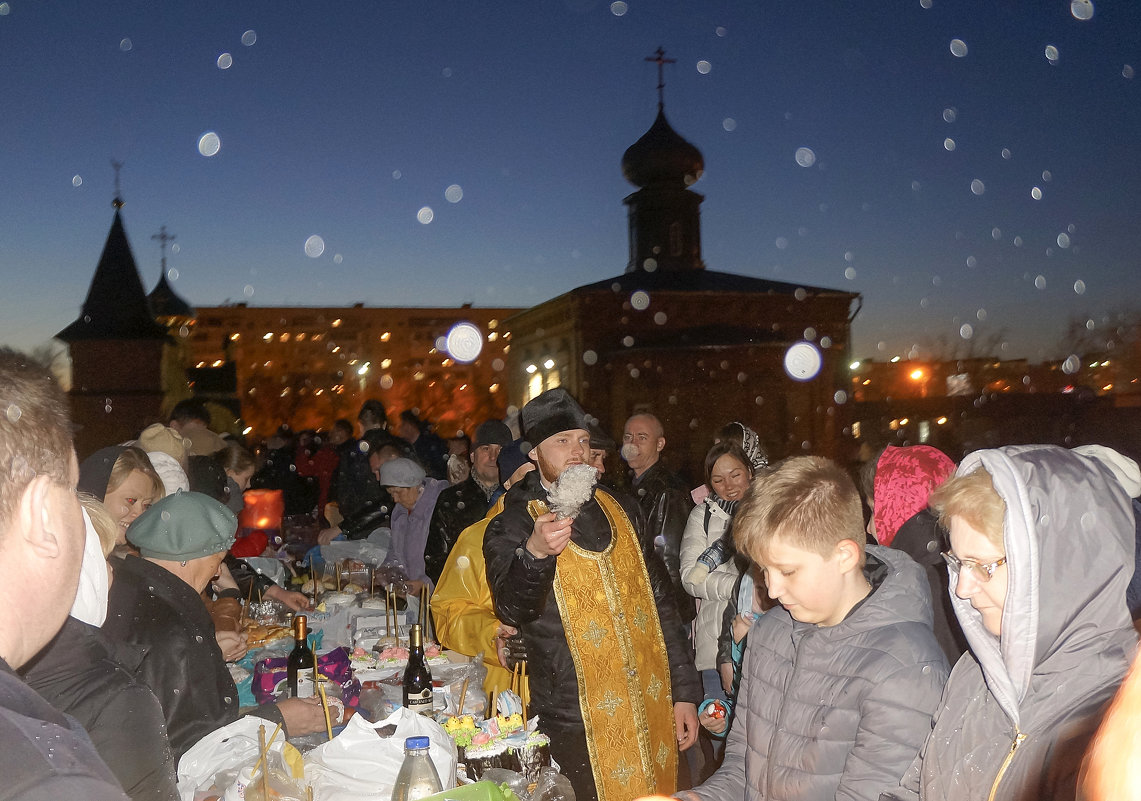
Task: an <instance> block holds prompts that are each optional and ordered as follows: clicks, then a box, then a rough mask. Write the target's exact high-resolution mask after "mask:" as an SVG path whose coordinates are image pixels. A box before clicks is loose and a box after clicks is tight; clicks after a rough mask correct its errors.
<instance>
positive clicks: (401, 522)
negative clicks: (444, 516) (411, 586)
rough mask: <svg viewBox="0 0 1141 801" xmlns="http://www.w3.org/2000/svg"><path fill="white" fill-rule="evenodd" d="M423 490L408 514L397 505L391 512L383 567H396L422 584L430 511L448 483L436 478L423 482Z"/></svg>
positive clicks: (430, 517)
mask: <svg viewBox="0 0 1141 801" xmlns="http://www.w3.org/2000/svg"><path fill="white" fill-rule="evenodd" d="M423 487H424V491H423V492H422V493H421V494H420V498H419V499H418V500H417V501H416V505H415V506H413V507H412V511H411V512H409V511H408V510H407V509H405V508H404V507H403V506H401V505H400V504H397V505H396V508H395V509H393V510H392V545H391V547H390V548H389V550H388V555H387V556H386V557H385V559H384V561H385V563H386V564H390V565H391V564H399V565H402V566H403V567H404V572H405V575H407V576H408V578H409V579H411V580H413V581H425V580H426V579H427V578H428V575H427V574H426V573H425V572H424V546H425V545H426V544H427V541H428V524H429V523H431V522H432V511H433V510H434V509H435V507H436V499H437V498H439V497H440V493H441V492H443V491H444V490H445V489H447V487H448V482H446V481H440V480H439V479H435V478H425V479H424V484H423Z"/></svg>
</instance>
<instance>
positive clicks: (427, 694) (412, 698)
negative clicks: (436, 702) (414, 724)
mask: <svg viewBox="0 0 1141 801" xmlns="http://www.w3.org/2000/svg"><path fill="white" fill-rule="evenodd" d="M404 706H406V707H407V708H408V710H409V711H411V712H417V713H419V714H421V715H431V714H432V688H431V687H427V688H425V689H423V690H421V691H420V692H418V693H413V692H409V693H408V697H407V700H406V701H405V702H404Z"/></svg>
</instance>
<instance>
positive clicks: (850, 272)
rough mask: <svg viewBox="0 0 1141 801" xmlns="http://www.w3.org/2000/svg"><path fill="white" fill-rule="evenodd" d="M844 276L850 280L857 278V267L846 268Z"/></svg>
mask: <svg viewBox="0 0 1141 801" xmlns="http://www.w3.org/2000/svg"><path fill="white" fill-rule="evenodd" d="M844 277H845V278H847V279H848V280H849V281H854V280H856V268H855V267H848V268H847V269H845V270H844Z"/></svg>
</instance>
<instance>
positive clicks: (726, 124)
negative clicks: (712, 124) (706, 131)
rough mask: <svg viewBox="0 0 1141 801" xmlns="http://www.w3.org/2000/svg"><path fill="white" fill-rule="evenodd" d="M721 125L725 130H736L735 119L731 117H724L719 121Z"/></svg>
mask: <svg viewBox="0 0 1141 801" xmlns="http://www.w3.org/2000/svg"><path fill="white" fill-rule="evenodd" d="M721 127H722V128H724V129H725V130H726V131H735V130H737V121H736V120H735V119H733V118H732V117H726V118H725V119H723V120H722V121H721Z"/></svg>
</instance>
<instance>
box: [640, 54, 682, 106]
mask: <svg viewBox="0 0 1141 801" xmlns="http://www.w3.org/2000/svg"><path fill="white" fill-rule="evenodd" d="M646 61H652V62H653V63H655V64H657V65H658V108H659V109H661V108H662V106H663V105H664V103H665V100H664V92H663V90H664V89H665V88H666V80H665V71H664V70H663V67H665V65H666V64H676V63H677V59H676V58H666V51H665V50H663V49H662V48H661V47H659V48H658V49H657V50H655V51H654V55H653V56H647V57H646Z"/></svg>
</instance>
